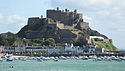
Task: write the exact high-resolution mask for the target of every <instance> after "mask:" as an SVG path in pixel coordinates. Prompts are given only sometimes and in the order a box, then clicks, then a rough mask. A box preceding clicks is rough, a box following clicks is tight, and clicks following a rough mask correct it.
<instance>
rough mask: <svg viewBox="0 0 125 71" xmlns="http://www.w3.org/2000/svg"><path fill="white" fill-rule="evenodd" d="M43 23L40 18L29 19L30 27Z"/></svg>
mask: <svg viewBox="0 0 125 71" xmlns="http://www.w3.org/2000/svg"><path fill="white" fill-rule="evenodd" d="M39 23H41V19H40V18H39V17H32V18H28V25H34V24H39Z"/></svg>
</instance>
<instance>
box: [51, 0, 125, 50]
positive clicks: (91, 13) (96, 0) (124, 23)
mask: <svg viewBox="0 0 125 71" xmlns="http://www.w3.org/2000/svg"><path fill="white" fill-rule="evenodd" d="M52 4H53V6H55V7H56V6H60V7H61V8H69V9H71V10H72V9H74V8H75V9H78V11H80V12H82V13H83V15H84V16H83V18H84V20H85V21H86V20H87V21H90V27H91V28H93V29H96V30H97V31H99V32H101V33H103V34H105V35H108V37H110V38H112V39H114V43H115V44H116V45H117V46H118V47H119V48H123V45H124V43H123V42H121V41H120V39H121V38H122V37H123V35H125V14H124V13H125V0H53V3H52ZM88 17H90V18H88ZM88 19H89V20H88ZM119 36H122V37H119ZM122 41H123V39H122ZM124 41H125V40H124ZM124 47H125V46H124Z"/></svg>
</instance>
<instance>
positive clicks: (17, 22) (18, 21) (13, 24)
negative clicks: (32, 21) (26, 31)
mask: <svg viewBox="0 0 125 71" xmlns="http://www.w3.org/2000/svg"><path fill="white" fill-rule="evenodd" d="M26 24H27V18H25V17H21V16H18V15H10V16H5V15H3V14H1V13H0V33H5V32H8V31H10V32H13V33H16V32H18V31H19V30H20V29H21V28H22V27H23V26H24V25H26Z"/></svg>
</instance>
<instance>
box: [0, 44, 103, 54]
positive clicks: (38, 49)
mask: <svg viewBox="0 0 125 71" xmlns="http://www.w3.org/2000/svg"><path fill="white" fill-rule="evenodd" d="M0 52H2V53H13V54H31V55H32V54H41V55H42V54H43V55H45V54H82V53H103V52H104V49H103V48H101V47H96V46H95V45H89V46H88V47H87V48H80V47H79V46H74V45H73V44H71V45H70V44H67V43H66V44H65V46H55V47H54V46H18V47H4V46H1V47H0Z"/></svg>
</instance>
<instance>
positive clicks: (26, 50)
mask: <svg viewBox="0 0 125 71" xmlns="http://www.w3.org/2000/svg"><path fill="white" fill-rule="evenodd" d="M53 11H58V13H59V12H62V11H60V10H59V8H57V10H48V12H47V14H48V16H47V17H49V18H53V19H59V18H58V16H56V17H52V15H51V14H50V15H49V13H50V12H53ZM66 12H69V10H67V9H66ZM53 13H54V12H53ZM63 13H65V12H64V11H63ZM63 13H62V14H63ZM69 13H70V15H73V14H76V16H77V17H79V18H82V15H81V14H79V13H77V10H75V11H74V12H69ZM74 16H75V15H74ZM40 19H41V18H38V17H37V18H34V17H33V18H29V19H28V25H30V26H32V25H34V24H36V23H39V20H40ZM45 19H46V18H42V20H43V21H44V20H45ZM65 19H68V18H65ZM65 19H64V20H61V21H62V22H63V23H64V24H49V26H53V25H56V26H57V27H58V28H59V29H60V30H59V31H60V32H64V33H65V32H67V31H66V30H65V29H64V28H72V27H77V28H80V29H83V28H84V29H87V28H88V27H89V26H88V23H86V22H82V23H78V24H73V25H72V26H64V25H66V24H69V25H71V21H69V20H70V19H69V20H68V21H67V20H65ZM47 20H50V21H51V22H53V23H54V21H52V20H51V19H47ZM77 20H79V19H77ZM57 23H59V22H57ZM68 34H69V33H68ZM28 36H29V38H30V37H31V36H32V35H28ZM60 36H61V37H63V38H62V39H60V38H59V39H58V38H57V37H54V39H55V40H56V41H58V40H59V42H69V41H70V40H71V39H72V38H73V37H74V36H73V37H68V36H67V35H64V34H62V35H60ZM26 37H27V36H26ZM37 37H39V35H38V36H37ZM44 37H45V36H44ZM32 38H34V37H32ZM65 38H67V39H65ZM76 38H77V37H76ZM95 39H100V40H101V41H103V42H112V41H111V40H110V39H105V38H104V37H102V36H89V39H88V43H89V45H88V46H87V47H82V48H80V47H79V46H74V45H73V44H69V43H65V45H64V46H50V45H49V46H45V45H43V46H29V45H18V46H0V53H1V55H0V56H1V59H0V60H1V61H2V58H5V59H7V60H8V61H12V59H11V56H15V57H16V56H17V57H18V56H19V57H18V58H19V59H21V58H22V60H26V59H25V57H28V56H30V58H31V59H34V58H33V57H36V56H39V58H38V57H36V59H37V60H40V59H42V60H48V59H54V60H55V61H58V59H59V58H60V59H96V60H125V57H124V56H121V57H117V54H124V55H125V53H124V52H122V51H121V52H120V51H105V50H104V48H102V47H97V46H96V45H94V44H91V43H92V41H94V40H95ZM113 54H115V55H113ZM8 56H9V57H8ZM21 56H22V57H21ZM30 58H29V59H30ZM15 59H16V58H15Z"/></svg>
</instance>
